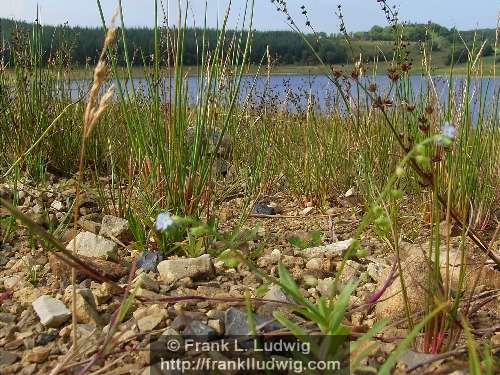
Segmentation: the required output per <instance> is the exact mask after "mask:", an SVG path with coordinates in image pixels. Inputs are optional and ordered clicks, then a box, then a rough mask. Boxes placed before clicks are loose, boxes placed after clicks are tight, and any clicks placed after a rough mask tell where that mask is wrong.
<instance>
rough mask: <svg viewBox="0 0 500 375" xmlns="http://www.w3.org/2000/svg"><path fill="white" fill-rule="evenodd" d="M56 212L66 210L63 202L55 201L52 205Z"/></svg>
mask: <svg viewBox="0 0 500 375" xmlns="http://www.w3.org/2000/svg"><path fill="white" fill-rule="evenodd" d="M50 207H52V208H53V209H54V210H57V211H62V210H63V208H64V204H63V203H62V202H61V201H53V202H52V204H51V205H50Z"/></svg>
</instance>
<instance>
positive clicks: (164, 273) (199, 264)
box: [158, 254, 214, 283]
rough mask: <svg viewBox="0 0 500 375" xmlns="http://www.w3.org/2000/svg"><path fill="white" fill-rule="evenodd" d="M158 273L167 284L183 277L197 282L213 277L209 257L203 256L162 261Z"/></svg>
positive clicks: (212, 266)
mask: <svg viewBox="0 0 500 375" xmlns="http://www.w3.org/2000/svg"><path fill="white" fill-rule="evenodd" d="M158 272H160V275H161V277H162V279H163V280H164V281H165V282H167V283H172V282H174V281H177V280H179V279H183V278H185V277H190V278H192V279H193V280H199V279H204V278H208V277H211V276H213V275H214V265H213V263H212V259H211V258H210V255H208V254H204V255H202V256H199V257H198V258H183V259H172V260H164V261H163V262H160V263H159V264H158Z"/></svg>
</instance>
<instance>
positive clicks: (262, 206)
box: [252, 202, 276, 215]
mask: <svg viewBox="0 0 500 375" xmlns="http://www.w3.org/2000/svg"><path fill="white" fill-rule="evenodd" d="M252 214H254V215H276V210H275V209H274V207H269V206H268V205H267V204H266V203H262V202H261V203H257V204H256V205H255V206H254V207H253V210H252Z"/></svg>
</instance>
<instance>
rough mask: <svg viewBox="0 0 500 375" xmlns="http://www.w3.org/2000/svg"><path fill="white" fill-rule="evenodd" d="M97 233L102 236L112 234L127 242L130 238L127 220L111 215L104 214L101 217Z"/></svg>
mask: <svg viewBox="0 0 500 375" xmlns="http://www.w3.org/2000/svg"><path fill="white" fill-rule="evenodd" d="M99 234H100V235H101V236H104V237H106V236H113V237H115V238H117V239H119V240H120V241H121V242H128V241H130V240H131V239H132V233H131V232H130V226H129V223H128V220H126V219H122V218H120V217H116V216H111V215H105V216H104V217H103V218H102V224H101V230H100V232H99Z"/></svg>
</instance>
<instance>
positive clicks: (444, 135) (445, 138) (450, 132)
mask: <svg viewBox="0 0 500 375" xmlns="http://www.w3.org/2000/svg"><path fill="white" fill-rule="evenodd" d="M439 135H440V137H439V139H438V140H437V144H438V145H440V146H441V145H449V144H450V143H451V142H453V141H454V140H455V138H456V137H457V128H456V127H455V126H454V125H453V124H452V123H450V122H445V123H444V124H443V125H442V126H441V131H440V133H439Z"/></svg>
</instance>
